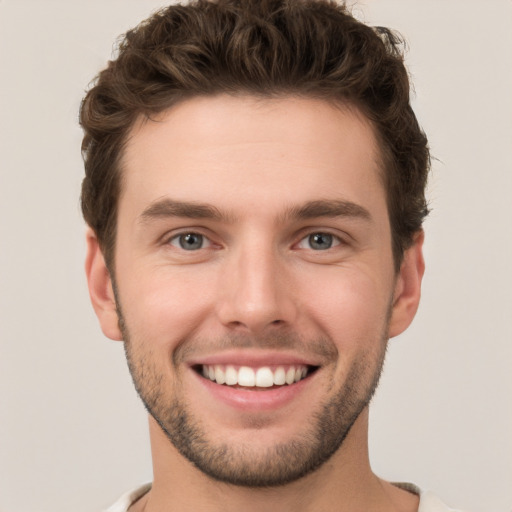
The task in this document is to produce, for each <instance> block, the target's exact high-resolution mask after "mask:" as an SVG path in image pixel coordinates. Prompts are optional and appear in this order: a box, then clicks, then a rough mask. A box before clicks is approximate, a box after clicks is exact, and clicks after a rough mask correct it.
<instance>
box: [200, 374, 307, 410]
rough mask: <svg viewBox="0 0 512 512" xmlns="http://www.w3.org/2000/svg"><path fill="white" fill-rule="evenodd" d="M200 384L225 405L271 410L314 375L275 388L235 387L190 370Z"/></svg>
mask: <svg viewBox="0 0 512 512" xmlns="http://www.w3.org/2000/svg"><path fill="white" fill-rule="evenodd" d="M192 371H193V372H194V374H195V376H196V378H197V379H198V380H199V382H200V384H201V385H202V386H204V388H205V389H206V390H207V391H208V393H210V394H211V395H212V396H213V398H214V399H216V400H219V401H221V402H223V403H225V404H226V405H228V406H230V407H232V408H235V409H239V410H244V411H271V410H273V409H279V408H281V407H284V406H285V405H287V404H289V403H290V402H292V401H293V400H294V399H296V398H297V397H298V395H300V394H301V393H302V392H303V391H304V390H305V388H306V387H307V386H308V385H309V384H310V382H311V381H312V379H313V377H314V375H310V376H308V377H306V378H305V379H303V380H300V381H299V382H295V383H294V384H289V385H284V386H280V387H277V388H256V389H254V388H247V389H244V388H235V387H231V386H226V385H223V384H217V383H216V382H213V381H211V380H209V379H205V378H204V377H202V376H201V375H199V374H198V373H197V372H195V371H194V370H192Z"/></svg>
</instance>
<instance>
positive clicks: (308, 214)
mask: <svg viewBox="0 0 512 512" xmlns="http://www.w3.org/2000/svg"><path fill="white" fill-rule="evenodd" d="M168 217H183V218H190V219H211V220H215V221H221V222H227V223H233V222H236V217H235V216H234V215H232V214H230V213H228V212H222V211H221V210H219V209H218V208H217V207H215V206H213V205H210V204H206V203H196V202H187V201H177V200H175V199H171V198H164V199H159V200H157V201H155V202H154V203H151V204H150V205H149V206H148V207H147V208H146V209H145V210H144V211H143V212H142V213H141V215H140V217H139V220H140V222H142V223H145V222H149V221H151V220H154V219H159V218H168ZM318 217H331V218H335V217H353V218H358V219H362V220H367V221H371V220H372V217H371V215H370V212H369V211H368V210H367V209H366V208H364V207H363V206H361V205H359V204H357V203H353V202H352V201H345V200H339V199H320V200H316V201H309V202H307V203H305V204H303V205H298V206H293V207H290V208H288V209H287V210H286V211H285V212H284V214H283V216H282V218H281V219H282V220H284V221H286V220H290V219H291V220H308V219H314V218H318Z"/></svg>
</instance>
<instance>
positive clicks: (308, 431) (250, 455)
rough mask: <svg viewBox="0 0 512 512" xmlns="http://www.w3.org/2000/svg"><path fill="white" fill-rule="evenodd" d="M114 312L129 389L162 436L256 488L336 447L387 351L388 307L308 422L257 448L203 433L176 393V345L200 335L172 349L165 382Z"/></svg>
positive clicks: (226, 478) (313, 464) (214, 471)
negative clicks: (376, 331)
mask: <svg viewBox="0 0 512 512" xmlns="http://www.w3.org/2000/svg"><path fill="white" fill-rule="evenodd" d="M118 315H119V324H120V328H121V331H122V333H123V337H124V346H125V353H126V358H127V361H128V366H129V370H130V373H131V376H132V379H133V382H134V385H135V389H136V391H137V393H138V394H139V396H140V398H141V400H142V402H143V403H144V406H145V407H146V409H147V411H148V412H149V414H150V415H151V416H152V417H153V418H154V420H155V421H156V422H157V423H158V425H159V426H160V428H161V429H162V431H163V432H164V433H165V434H166V436H167V438H168V439H169V441H170V442H171V443H172V444H173V445H174V447H175V448H176V449H177V450H178V451H179V453H180V454H181V455H182V456H183V457H185V458H186V459H188V460H189V461H190V462H191V463H192V464H193V465H194V466H195V467H197V468H198V469H199V470H200V471H202V472H203V473H204V474H205V475H207V476H209V477H211V478H213V479H214V480H216V481H220V482H225V483H228V484H232V485H236V486H243V487H251V488H262V487H276V486H282V485H286V484H289V483H291V482H294V481H296V480H298V479H300V478H302V477H304V476H306V475H308V474H310V473H312V472H314V471H315V470H316V469H318V468H319V467H321V466H322V465H323V464H324V463H325V462H327V461H328V460H329V459H330V457H331V456H332V455H333V454H334V453H335V452H337V451H338V449H339V448H340V447H341V445H342V443H343V441H344V440H345V438H346V437H347V435H348V433H349V432H350V429H351V428H352V426H353V424H354V423H355V421H356V420H357V418H358V417H359V415H360V414H361V413H362V411H363V410H365V408H366V407H367V406H368V404H369V403H370V401H371V399H372V397H373V395H374V393H375V390H376V388H377V385H378V382H379V379H380V375H381V373H382V368H383V364H384V358H385V353H386V347H387V340H388V336H387V333H388V324H389V315H390V311H389V312H388V316H387V318H386V322H385V325H383V327H382V330H381V336H380V339H378V340H375V344H374V345H373V350H372V351H368V352H365V353H362V354H359V356H358V358H357V359H356V360H355V361H354V362H353V364H352V366H351V367H350V368H349V369H348V371H347V373H346V376H345V379H344V380H343V381H342V383H341V384H339V385H338V387H337V389H336V390H333V391H332V392H331V393H330V398H328V399H325V400H324V401H323V402H322V403H319V404H317V407H316V408H315V413H314V414H313V415H312V416H311V420H310V422H309V425H308V426H307V427H305V428H304V430H303V431H302V432H301V434H300V435H296V436H295V437H294V438H292V439H289V440H287V441H286V442H280V443H275V444H273V445H271V446H268V447H266V448H259V449H258V450H255V448H254V447H251V445H250V444H240V443H239V444H233V443H230V442H229V439H226V440H223V441H220V442H219V441H214V440H212V439H211V438H210V437H209V435H208V432H209V428H208V427H209V426H208V423H207V422H208V419H206V420H205V421H206V424H205V422H204V421H203V420H201V419H200V418H197V417H196V416H195V415H194V413H193V412H192V411H191V407H190V406H189V404H188V403H187V401H186V399H185V393H184V392H181V393H180V391H182V390H181V389H180V380H179V373H178V368H179V362H180V360H182V359H183V354H182V352H186V351H187V347H193V346H197V345H201V342H200V341H197V340H194V341H193V340H184V342H183V343H182V345H181V346H182V347H185V350H183V351H181V352H180V349H179V348H178V349H177V350H176V352H175V354H174V356H173V358H172V359H173V365H174V367H175V369H176V373H175V379H174V382H172V383H169V382H167V381H165V379H164V376H163V372H162V371H161V369H160V370H159V367H158V365H157V364H156V361H157V360H158V358H157V357H156V356H154V355H153V353H152V351H151V348H148V347H151V345H150V344H149V343H144V342H142V343H138V344H134V343H133V341H134V340H132V339H131V336H130V333H129V330H128V328H127V326H126V323H125V321H124V318H123V316H122V313H121V310H120V307H119V302H118ZM139 341H140V340H139ZM297 343H299V341H298V338H297V337H296V336H290V335H285V336H280V337H279V341H278V344H279V345H281V346H287V347H294V346H297ZM300 343H301V344H302V345H303V346H307V347H309V348H310V349H311V347H313V350H315V348H314V347H316V353H322V354H323V355H324V357H325V358H326V360H329V359H334V357H336V356H337V354H338V351H337V349H336V348H335V346H334V344H333V343H332V342H331V341H329V340H325V339H322V340H316V341H315V342H310V343H307V344H305V343H303V342H300ZM275 345H276V338H275V336H273V337H272V340H266V341H265V340H262V339H259V338H258V340H257V341H256V340H255V339H254V338H250V337H239V336H237V337H227V338H226V339H223V340H221V341H219V342H218V343H217V344H216V345H213V344H212V342H211V341H209V342H208V346H209V347H211V346H219V347H220V346H222V347H228V346H229V347H269V346H273V347H274V346H275ZM203 346H204V344H203ZM142 347H144V348H142ZM326 347H327V348H326ZM333 354H334V355H333ZM169 389H174V393H173V394H172V396H169V392H168V390H169ZM248 392H251V391H248ZM255 392H263V393H264V391H255ZM248 426H250V427H253V428H265V425H264V422H263V423H261V424H259V425H258V424H257V422H255V423H254V424H253V425H248Z"/></svg>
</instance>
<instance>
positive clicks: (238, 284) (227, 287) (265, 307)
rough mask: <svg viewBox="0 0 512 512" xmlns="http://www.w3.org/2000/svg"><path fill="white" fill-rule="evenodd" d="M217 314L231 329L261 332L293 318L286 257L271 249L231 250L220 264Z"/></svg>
mask: <svg viewBox="0 0 512 512" xmlns="http://www.w3.org/2000/svg"><path fill="white" fill-rule="evenodd" d="M220 280H221V282H220V283H219V287H220V289H221V290H222V292H221V293H220V294H219V295H220V297H219V299H220V300H219V302H218V303H217V315H218V318H219V320H220V322H221V323H222V324H223V325H224V326H226V327H228V328H230V329H231V330H238V331H246V332H251V333H253V334H256V333H261V332H263V331H265V330H266V329H268V328H271V327H276V326H286V325H290V324H292V323H293V322H294V320H295V318H296V314H297V311H296V309H297V308H296V303H295V301H294V289H293V283H292V280H291V279H290V276H289V271H288V269H287V267H286V261H283V258H282V257H280V256H279V254H277V253H276V251H273V250H272V249H270V248H269V249H263V248H262V247H261V245H260V246H259V247H254V246H253V247H252V248H250V247H246V248H245V249H244V250H240V251H234V253H233V254H232V255H231V257H230V258H228V260H227V261H226V264H225V266H224V268H223V272H222V276H221V277H220Z"/></svg>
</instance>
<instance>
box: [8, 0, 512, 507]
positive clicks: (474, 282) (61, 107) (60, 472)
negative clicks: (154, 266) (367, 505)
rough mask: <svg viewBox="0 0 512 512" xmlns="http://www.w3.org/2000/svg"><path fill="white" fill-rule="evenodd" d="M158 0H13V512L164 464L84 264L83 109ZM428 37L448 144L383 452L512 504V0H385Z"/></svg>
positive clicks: (439, 486) (441, 129) (434, 189)
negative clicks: (116, 44) (102, 322)
mask: <svg viewBox="0 0 512 512" xmlns="http://www.w3.org/2000/svg"><path fill="white" fill-rule="evenodd" d="M162 5H164V2H163V1H157V0H137V1H136V0H122V1H121V0H118V1H112V0H111V1H103V0H102V1H100V0H87V1H86V0H73V1H65V0H45V1H42V0H32V1H29V0H0V87H1V89H0V91H1V92H0V165H1V167H0V512H32V511H39V512H69V511H73V512H85V511H94V510H97V511H99V510H101V509H103V507H105V506H107V505H108V504H109V503H110V502H112V501H114V500H115V498H116V497H117V496H118V495H119V494H121V493H122V492H124V491H126V490H127V489H129V488H130V487H131V486H136V485H138V484H140V483H142V482H144V481H147V480H150V479H151V463H150V455H149V443H148V435H147V426H146V417H145V413H144V410H143V408H142V406H141V405H140V404H139V402H138V399H137V397H136V396H135V393H134V391H133V389H132V385H131V381H130V378H129V375H128V373H127V370H126V369H125V363H124V358H123V351H122V346H121V344H120V343H115V342H112V341H108V340H106V339H104V338H103V336H102V334H101V332H100V330H99V327H98V326H97V322H96V319H95V317H94V314H93V312H92V308H91V307H90V305H89V300H88V294H87V290H86V285H85V278H84V275H83V259H84V250H85V244H84V236H83V235H84V225H83V222H82V220H81V217H80V213H79V208H78V196H79V188H80V181H81V176H82V162H81V158H80V149H79V146H80V140H81V133H80V130H79V128H78V126H77V110H78V106H79V102H80V99H81V97H82V96H83V92H84V89H85V88H86V86H87V83H88V82H89V81H90V80H91V79H92V77H93V76H94V75H95V74H96V72H97V71H98V70H99V69H100V68H101V67H103V66H104V64H105V61H106V59H107V58H109V57H110V56H111V53H112V43H113V41H114V40H115V38H116V37H117V36H118V35H119V34H120V33H122V32H124V31H125V30H126V29H128V28H129V27H131V26H134V25H135V24H136V23H137V22H138V21H140V20H141V19H143V18H145V17H146V16H147V15H148V14H149V13H150V12H151V11H152V10H154V9H155V8H156V7H159V6H162ZM356 12H357V13H358V16H359V17H361V18H364V19H366V20H367V21H369V22H372V23H374V24H380V25H388V26H391V27H394V28H397V29H399V30H400V31H401V32H402V33H403V34H404V35H405V36H406V38H407V40H408V41H409V44H410V51H409V54H408V63H409V67H410V72H411V75H412V77H413V80H414V82H415V87H416V97H415V100H414V106H415V109H416V111H417V114H418V116H419V118H420V121H421V123H422V125H423V127H424V128H425V130H426V131H427V133H428V135H429V138H430V141H431V146H432V151H433V154H434V155H435V157H436V158H437V160H435V161H434V173H433V178H432V180H431V185H430V198H431V204H432V207H433V213H432V215H431V217H430V219H429V220H428V222H427V224H426V231H427V242H426V249H425V251H426V259H427V273H426V277H425V282H424V294H423V301H422V305H421V307H420V312H419V314H418V317H417V319H416V321H415V323H414V324H413V326H412V327H411V328H410V329H409V331H408V332H407V333H406V334H404V335H402V336H401V337H399V338H397V339H395V340H393V341H392V342H391V349H390V351H389V355H388V360H387V364H386V369H385V374H384V378H383V381H382V384H381V387H380V390H379V392H378V394H377V397H376V399H375V402H374V406H373V412H372V426H371V440H370V441H371V453H372V462H373V465H374V469H375V470H376V471H377V472H378V473H379V474H380V475H382V476H384V477H386V478H389V479H391V480H400V481H404V480H406V481H413V482H415V483H417V484H419V485H420V486H422V487H426V488H430V489H433V490H434V491H435V492H436V493H437V494H439V495H440V496H441V497H442V498H443V499H444V500H445V501H446V502H447V503H449V504H452V505H453V506H455V505H456V506H458V507H461V508H465V509H467V510H469V511H473V512H489V511H491V510H492V511H497V512H508V511H510V510H511V507H512V440H511V432H512V406H511V390H512V377H511V376H512V372H511V368H512V343H511V341H512V318H511V317H512V271H511V261H512V228H511V221H512V201H511V195H512V151H511V141H512V93H511V91H512V66H511V64H512V62H511V60H512V58H511V57H512V30H511V21H512V3H511V2H510V1H506V0H501V1H500V0H490V1H488V2H481V1H469V0H445V1H440V0H438V1H427V0H423V1H412V0H402V1H398V0H394V1H393V0H368V1H366V2H361V3H360V4H359V7H357V8H356Z"/></svg>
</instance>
